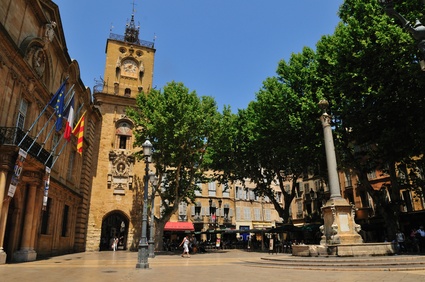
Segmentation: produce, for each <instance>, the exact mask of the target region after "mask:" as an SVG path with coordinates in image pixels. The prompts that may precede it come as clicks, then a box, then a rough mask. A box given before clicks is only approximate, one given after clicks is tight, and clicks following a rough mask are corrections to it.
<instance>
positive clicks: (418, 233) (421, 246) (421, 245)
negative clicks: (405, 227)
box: [416, 225, 425, 252]
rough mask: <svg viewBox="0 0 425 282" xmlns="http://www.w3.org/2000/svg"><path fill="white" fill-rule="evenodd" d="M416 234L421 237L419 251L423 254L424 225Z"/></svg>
mask: <svg viewBox="0 0 425 282" xmlns="http://www.w3.org/2000/svg"><path fill="white" fill-rule="evenodd" d="M416 234H417V236H418V237H419V249H420V251H421V252H425V230H424V227H423V225H421V226H420V227H419V229H418V230H417V231H416Z"/></svg>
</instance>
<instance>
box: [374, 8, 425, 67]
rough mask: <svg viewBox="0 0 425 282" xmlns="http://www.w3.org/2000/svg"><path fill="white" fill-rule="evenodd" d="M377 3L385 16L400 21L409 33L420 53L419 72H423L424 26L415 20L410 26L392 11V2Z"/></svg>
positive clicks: (398, 14)
mask: <svg viewBox="0 0 425 282" xmlns="http://www.w3.org/2000/svg"><path fill="white" fill-rule="evenodd" d="M379 3H380V4H381V5H382V6H383V7H384V9H385V12H386V13H387V15H389V16H390V17H395V18H397V19H398V20H399V21H400V23H401V25H402V27H403V28H405V29H406V30H407V31H409V33H410V34H411V35H412V37H413V38H414V39H415V40H416V43H417V44H418V49H419V51H420V53H421V58H420V59H421V60H420V62H419V63H420V66H421V70H422V71H425V26H423V25H422V23H421V22H420V21H419V20H416V22H415V24H414V25H412V24H411V23H410V22H409V21H408V20H406V19H405V18H404V17H403V16H402V15H401V14H400V13H398V12H397V11H396V10H395V9H394V4H393V1H392V0H379Z"/></svg>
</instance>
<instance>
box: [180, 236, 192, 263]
mask: <svg viewBox="0 0 425 282" xmlns="http://www.w3.org/2000/svg"><path fill="white" fill-rule="evenodd" d="M189 242H190V241H189V236H185V237H184V238H183V240H182V242H181V243H180V245H179V247H181V246H182V245H183V253H182V257H184V255H185V254H187V257H188V258H190V255H189Z"/></svg>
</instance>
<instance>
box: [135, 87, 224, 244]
mask: <svg viewBox="0 0 425 282" xmlns="http://www.w3.org/2000/svg"><path fill="white" fill-rule="evenodd" d="M136 105H137V106H136V107H135V108H132V109H129V110H128V111H127V114H128V116H129V117H130V118H131V119H132V120H133V121H134V122H135V128H136V130H135V146H138V147H141V145H142V143H143V142H144V141H145V140H146V139H149V140H150V141H151V142H152V145H153V148H154V152H153V156H152V159H153V163H154V165H155V168H156V173H157V175H158V181H159V183H161V185H158V186H160V187H157V189H156V193H157V195H159V197H160V199H161V215H160V217H159V218H155V226H156V229H155V239H156V240H155V242H156V243H155V244H156V246H155V247H156V249H162V235H163V230H164V226H165V223H166V222H167V221H169V219H170V218H171V216H172V215H173V214H174V213H175V212H176V211H177V210H178V207H179V204H180V203H181V202H186V203H188V202H190V201H192V200H193V199H194V197H195V193H194V192H195V190H196V189H198V188H197V185H196V184H197V183H198V182H199V181H204V180H205V171H206V170H208V165H209V164H210V163H209V162H206V161H205V159H204V156H205V155H206V152H207V151H208V150H209V145H210V142H212V140H213V139H214V137H215V136H216V135H217V134H218V133H217V129H218V128H219V127H218V124H219V122H220V117H221V115H220V114H219V112H218V111H217V106H216V103H215V101H214V99H213V98H211V97H207V96H202V97H198V95H197V94H196V92H195V91H193V92H189V89H188V88H186V87H185V86H184V85H183V84H182V83H177V82H170V83H168V84H167V85H166V86H165V87H164V89H163V90H156V89H153V90H151V91H150V92H149V93H147V94H145V93H141V94H139V95H138V96H137V101H136ZM136 157H138V158H139V159H142V158H143V152H139V153H137V154H136Z"/></svg>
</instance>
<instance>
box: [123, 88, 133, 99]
mask: <svg viewBox="0 0 425 282" xmlns="http://www.w3.org/2000/svg"><path fill="white" fill-rule="evenodd" d="M124 96H125V97H130V96H131V89H130V88H126V89H125V90H124Z"/></svg>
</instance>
